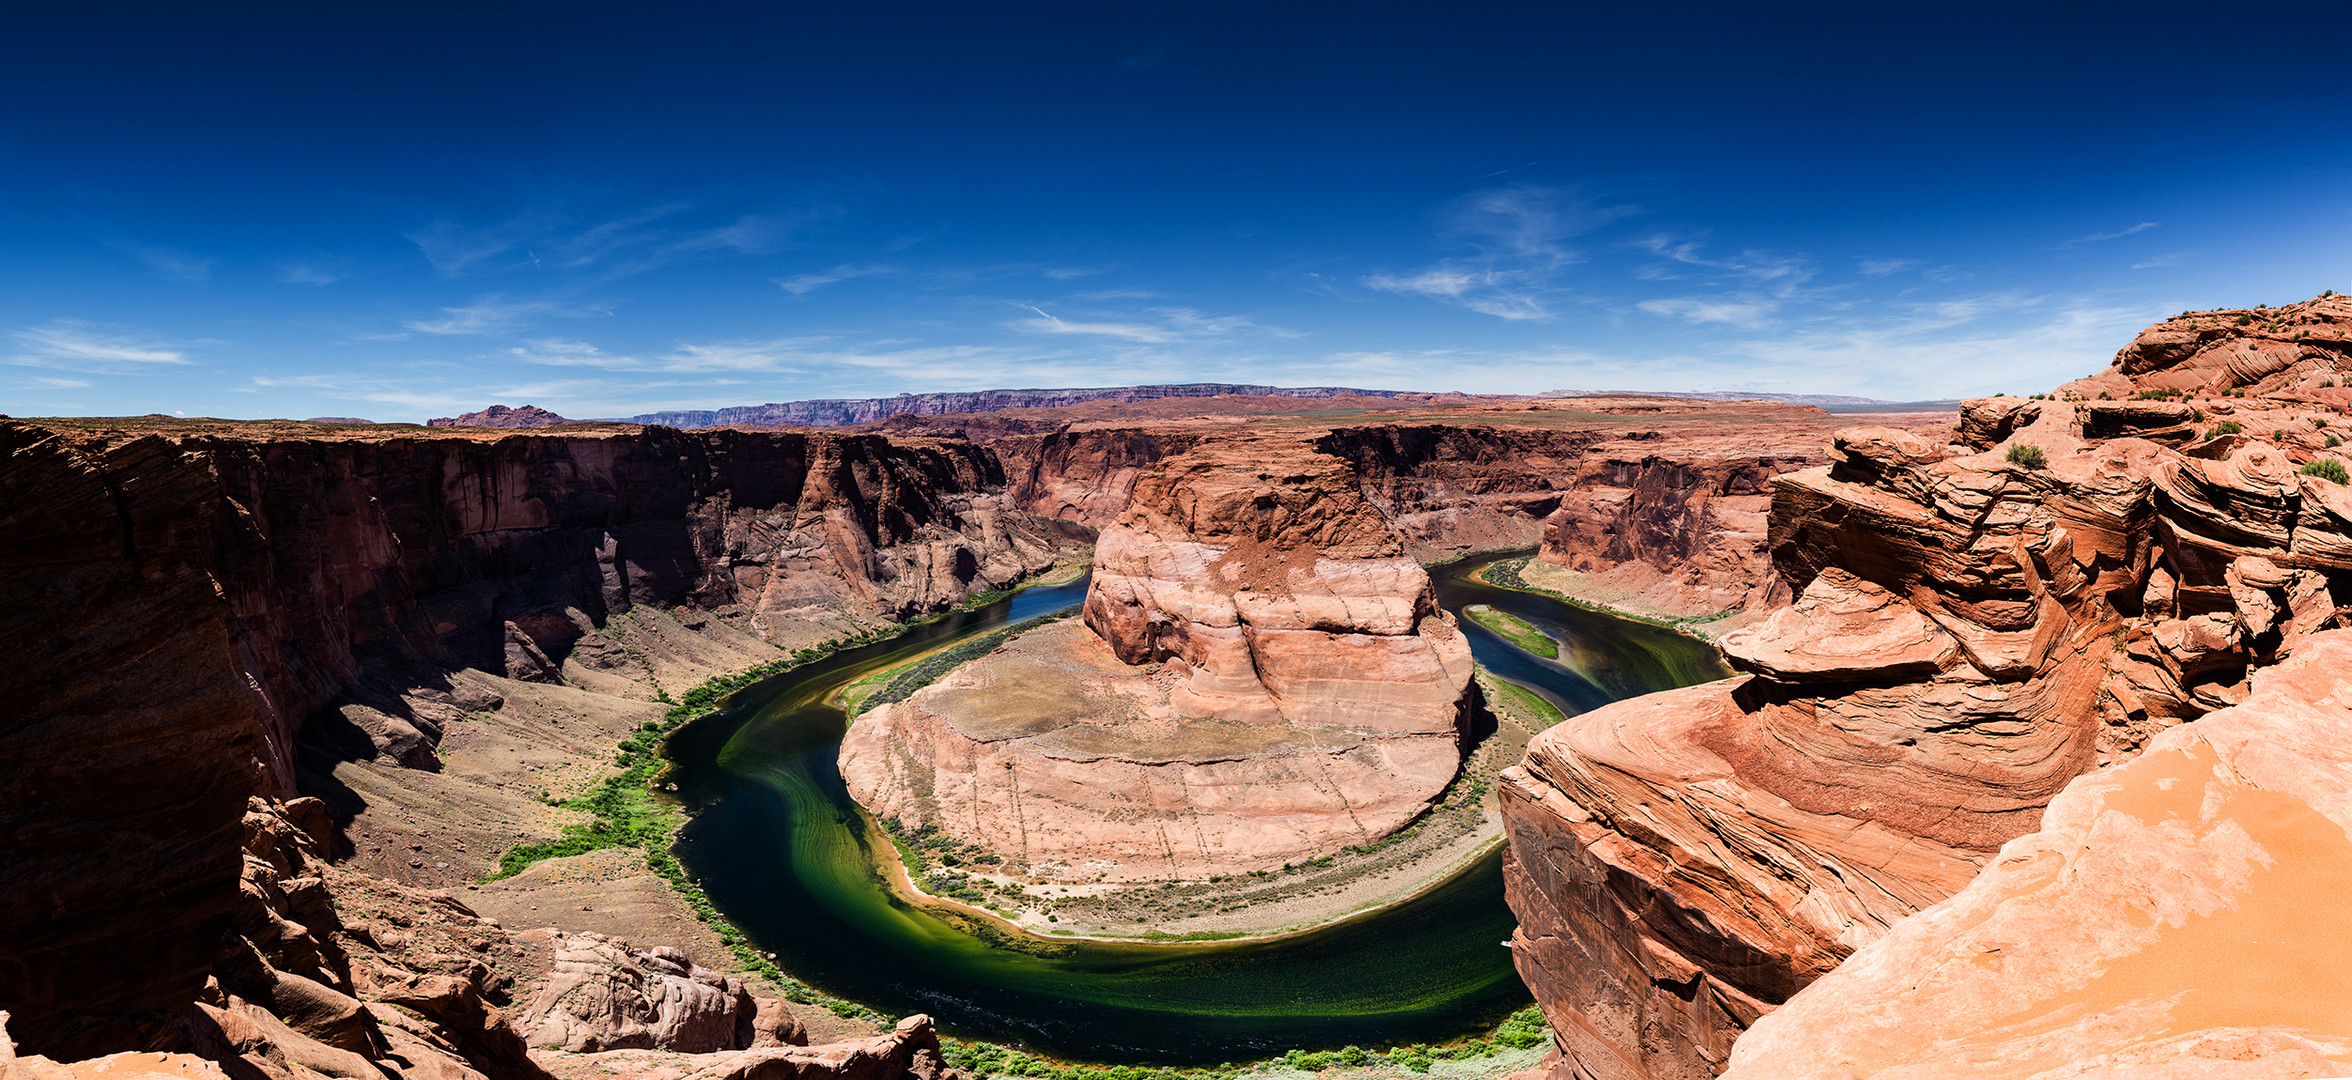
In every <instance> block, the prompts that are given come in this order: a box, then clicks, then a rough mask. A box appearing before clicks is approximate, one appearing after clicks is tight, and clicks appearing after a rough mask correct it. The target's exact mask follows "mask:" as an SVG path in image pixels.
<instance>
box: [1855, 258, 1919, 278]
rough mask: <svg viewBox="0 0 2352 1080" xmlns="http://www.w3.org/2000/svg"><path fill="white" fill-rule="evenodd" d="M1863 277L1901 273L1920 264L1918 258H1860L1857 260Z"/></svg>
mask: <svg viewBox="0 0 2352 1080" xmlns="http://www.w3.org/2000/svg"><path fill="white" fill-rule="evenodd" d="M1856 263H1857V267H1858V269H1860V270H1861V272H1862V276H1863V277H1885V276H1887V275H1889V274H1900V273H1902V272H1903V271H1905V270H1909V269H1911V268H1912V267H1914V266H1917V265H1919V260H1917V259H1859V260H1856Z"/></svg>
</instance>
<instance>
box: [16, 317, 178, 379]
mask: <svg viewBox="0 0 2352 1080" xmlns="http://www.w3.org/2000/svg"><path fill="white" fill-rule="evenodd" d="M8 336H9V337H10V338H11V339H13V340H14V341H15V342H16V345H17V348H18V349H19V350H20V351H19V352H17V353H16V354H15V355H13V356H11V357H9V361H10V362H11V363H15V364H20V365H25V366H29V367H46V368H62V369H65V370H68V371H78V372H86V373H92V374H118V373H123V372H129V371H137V370H142V369H152V368H154V367H157V366H176V365H185V364H191V363H194V361H192V360H189V359H188V357H187V354H186V353H184V352H183V351H181V350H180V349H179V348H176V347H173V346H170V345H166V344H163V343H160V342H155V341H151V340H147V339H142V338H138V337H133V336H130V335H127V334H122V333H117V332H110V331H106V330H102V329H100V328H98V327H95V326H92V325H90V324H89V323H84V322H76V321H71V320H58V321H56V322H51V323H48V324H45V325H42V326H34V327H27V328H25V329H22V330H15V331H11V332H10V333H9V335H8Z"/></svg>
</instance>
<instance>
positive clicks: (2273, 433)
mask: <svg viewBox="0 0 2352 1080" xmlns="http://www.w3.org/2000/svg"><path fill="white" fill-rule="evenodd" d="M2270 439H2271V441H2272V442H2285V441H2287V429H2285V428H2283V427H2282V428H2272V429H2270Z"/></svg>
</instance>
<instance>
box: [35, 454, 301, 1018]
mask: <svg viewBox="0 0 2352 1080" xmlns="http://www.w3.org/2000/svg"><path fill="white" fill-rule="evenodd" d="M175 456H176V455H173V454H170V453H168V452H167V451H166V448H165V447H163V446H162V445H161V444H160V441H150V440H141V441H139V442H135V443H130V444H125V445H117V446H111V447H107V448H104V449H103V450H101V451H98V452H93V453H87V454H84V453H76V452H73V451H71V450H69V449H67V448H66V447H65V446H64V445H63V444H62V441H61V440H60V439H58V438H57V437H56V436H55V435H53V434H51V433H49V432H46V431H42V430H40V429H38V428H33V427H28V426H25V425H19V424H0V492H4V493H5V497H4V498H0V601H4V602H0V642H5V643H6V647H5V655H6V656H7V657H8V662H7V664H6V665H5V666H4V667H0V700H5V701H6V702H7V705H6V707H5V709H4V710H0V775H4V776H5V780H4V781H0V845H4V846H5V851H0V988H5V989H4V992H5V995H6V998H7V1005H8V1008H10V1009H11V1010H13V1011H14V1012H15V1013H16V1017H17V1019H16V1020H15V1024H14V1028H13V1030H14V1032H15V1034H16V1036H17V1038H18V1039H19V1040H20V1041H22V1042H24V1043H25V1044H26V1045H27V1046H28V1047H30V1048H32V1049H34V1050H39V1051H45V1052H48V1053H51V1054H55V1055H58V1056H62V1057H86V1056H89V1055H90V1054H92V1053H100V1052H106V1051H111V1050H122V1049H135V1048H139V1047H142V1046H144V1045H145V1043H146V1042H147V1041H148V1040H149V1039H151V1038H153V1037H154V1036H155V1035H156V1034H157V1033H159V1032H160V1031H161V1030H162V1028H163V1026H164V1025H165V1024H166V1023H168V1022H169V1021H170V1020H171V1018H172V1016H173V1015H174V1014H176V1013H177V1012H178V1011H179V1010H180V1009H183V1008H185V1007H186V1006H187V1003H188V1002H189V1000H190V999H192V998H193V997H194V996H195V994H196V991H197V990H198V988H200V987H201V986H203V984H204V978H205V974H206V972H207V971H208V970H210V968H211V967H212V957H213V952H214V951H215V949H216V948H217V947H218V945H219V942H220V939H221V935H222V934H223V933H224V932H225V931H226V930H227V929H228V926H229V919H230V916H231V914H232V912H233V911H234V910H235V907H236V902H237V886H236V881H237V873H238V865H239V862H240V856H239V854H238V847H239V842H240V841H241V839H242V833H241V829H240V826H239V821H240V818H241V816H242V814H243V812H244V807H245V799H246V796H247V795H248V794H249V793H251V792H253V791H254V790H256V788H257V786H258V785H259V784H260V783H261V776H260V775H259V773H260V769H259V767H258V765H257V763H256V761H255V755H256V754H257V753H260V752H261V750H262V743H263V737H262V732H261V729H260V726H259V723H258V720H257V717H256V712H255V708H254V700H253V695H252V692H251V689H250V687H249V685H248V684H247V682H246V681H245V679H244V677H243V673H242V672H241V671H240V670H239V668H238V664H237V649H236V644H235V641H234V638H233V634H232V630H231V623H230V612H229V610H228V608H227V606H226V605H225V604H223V603H222V602H221V599H220V596H219V593H218V592H217V591H216V586H215V584H214V582H213V579H212V577H211V575H210V574H208V573H207V572H206V571H205V568H204V566H203V555H204V554H205V547H206V545H207V541H208V540H209V538H210V536H211V534H212V531H213V522H212V517H213V515H214V514H215V512H216V511H217V510H218V509H219V507H218V502H217V491H216V489H214V488H212V486H211V485H209V484H206V483H204V482H202V478H201V477H199V476H196V475H193V474H190V473H187V472H184V471H181V470H177V469H174V468H172V467H171V463H172V459H173V458H174V457H175Z"/></svg>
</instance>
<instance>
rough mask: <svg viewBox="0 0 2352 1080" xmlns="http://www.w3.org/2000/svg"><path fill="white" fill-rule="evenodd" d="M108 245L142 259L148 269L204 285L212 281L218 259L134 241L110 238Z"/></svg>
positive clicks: (176, 279) (171, 277)
mask: <svg viewBox="0 0 2352 1080" xmlns="http://www.w3.org/2000/svg"><path fill="white" fill-rule="evenodd" d="M106 246H108V247H110V248H113V249H114V250H116V251H119V252H122V253H123V254H125V255H128V256H130V257H131V258H134V259H137V260H139V262H140V264H141V265H143V266H145V267H146V268H147V269H149V270H151V271H153V272H155V273H156V274H158V275H160V276H163V277H167V278H170V279H172V280H173V281H185V282H188V283H190V284H195V285H202V284H204V283H205V282H208V281H211V280H212V266H213V262H214V260H212V259H211V258H209V257H207V256H203V255H198V254H196V253H195V252H193V251H184V250H181V249H180V248H176V247H165V246H163V245H161V244H141V243H137V242H134V241H130V240H109V241H107V242H106Z"/></svg>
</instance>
